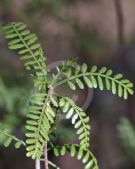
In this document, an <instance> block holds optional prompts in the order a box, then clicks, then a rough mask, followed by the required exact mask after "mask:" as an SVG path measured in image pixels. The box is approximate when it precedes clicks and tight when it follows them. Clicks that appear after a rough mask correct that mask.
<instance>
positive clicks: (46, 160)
mask: <svg viewBox="0 0 135 169" xmlns="http://www.w3.org/2000/svg"><path fill="white" fill-rule="evenodd" d="M44 162H45V169H49V165H48V150H47V142H46V144H45V147H44Z"/></svg>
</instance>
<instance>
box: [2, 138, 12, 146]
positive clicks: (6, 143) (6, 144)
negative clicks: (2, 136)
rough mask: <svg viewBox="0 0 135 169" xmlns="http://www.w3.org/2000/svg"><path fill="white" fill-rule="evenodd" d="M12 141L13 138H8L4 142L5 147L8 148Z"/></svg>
mask: <svg viewBox="0 0 135 169" xmlns="http://www.w3.org/2000/svg"><path fill="white" fill-rule="evenodd" d="M12 140H13V138H12V137H9V138H7V139H6V140H5V142H4V146H5V147H8V146H9V145H10V144H11V142H12Z"/></svg>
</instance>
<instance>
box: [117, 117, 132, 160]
mask: <svg viewBox="0 0 135 169" xmlns="http://www.w3.org/2000/svg"><path fill="white" fill-rule="evenodd" d="M118 132H119V137H120V139H121V143H122V145H123V147H124V148H125V151H126V152H127V154H128V155H129V156H130V157H131V158H132V160H133V161H134V162H135V126H134V124H132V123H131V122H130V121H129V120H128V119H127V118H125V117H123V118H121V120H120V124H119V126H118Z"/></svg>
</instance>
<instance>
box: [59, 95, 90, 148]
mask: <svg viewBox="0 0 135 169" xmlns="http://www.w3.org/2000/svg"><path fill="white" fill-rule="evenodd" d="M61 100H62V101H61ZM60 102H63V103H64V104H62V106H61V108H62V111H63V112H64V113H66V119H71V122H72V124H73V125H74V128H75V129H76V130H77V135H78V138H79V140H80V145H81V146H82V147H83V148H86V147H89V135H90V131H89V130H90V126H89V124H88V123H89V117H87V116H86V113H85V112H83V110H82V109H81V108H80V107H78V106H77V105H75V103H74V102H73V101H72V100H71V99H70V98H68V97H62V98H61V99H60Z"/></svg>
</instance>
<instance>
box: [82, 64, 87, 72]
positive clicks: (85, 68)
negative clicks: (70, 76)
mask: <svg viewBox="0 0 135 169" xmlns="http://www.w3.org/2000/svg"><path fill="white" fill-rule="evenodd" d="M86 71H87V65H86V63H83V64H82V72H83V73H85V72H86Z"/></svg>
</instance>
